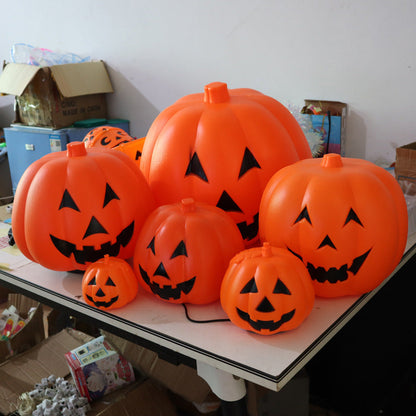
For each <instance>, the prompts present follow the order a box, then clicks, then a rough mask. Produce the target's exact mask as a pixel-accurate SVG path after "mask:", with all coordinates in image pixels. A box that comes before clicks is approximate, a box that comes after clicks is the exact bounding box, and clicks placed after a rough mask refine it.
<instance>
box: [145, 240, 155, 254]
mask: <svg viewBox="0 0 416 416" xmlns="http://www.w3.org/2000/svg"><path fill="white" fill-rule="evenodd" d="M147 248H150V250H152V253H153V254H156V252H155V237H153V238H152V241H151V242H150V243H149V245H148V246H147Z"/></svg>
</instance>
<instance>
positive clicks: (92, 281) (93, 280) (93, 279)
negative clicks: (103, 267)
mask: <svg viewBox="0 0 416 416" xmlns="http://www.w3.org/2000/svg"><path fill="white" fill-rule="evenodd" d="M96 284H97V282H96V280H95V276H94V277H93V278H92V279H91V280H90V282H89V283H88V285H91V286H95V285H96Z"/></svg>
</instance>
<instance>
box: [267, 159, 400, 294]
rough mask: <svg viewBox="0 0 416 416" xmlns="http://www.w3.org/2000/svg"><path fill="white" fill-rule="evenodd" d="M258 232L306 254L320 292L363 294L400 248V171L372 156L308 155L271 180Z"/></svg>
mask: <svg viewBox="0 0 416 416" xmlns="http://www.w3.org/2000/svg"><path fill="white" fill-rule="evenodd" d="M260 238H261V239H262V240H263V241H268V242H270V243H271V244H273V245H278V246H281V247H285V248H287V249H289V250H290V251H292V252H293V253H294V254H296V255H297V256H298V257H299V258H301V259H302V260H303V262H304V264H305V265H306V266H307V268H308V270H309V273H310V275H311V278H312V279H313V284H314V288H315V292H316V294H317V295H318V296H324V297H337V296H344V295H360V294H363V293H366V292H369V291H370V290H372V289H374V288H375V287H377V286H378V285H379V284H380V283H381V282H382V281H383V280H384V279H385V278H386V277H387V276H388V275H389V274H390V273H391V272H392V271H393V269H394V268H395V266H396V265H397V264H398V262H399V261H400V259H401V257H402V255H403V251H404V249H405V246H406V240H407V208H406V201H405V199H404V195H403V193H402V190H401V188H400V186H399V185H398V183H397V182H396V180H395V178H394V177H393V176H392V175H391V174H390V173H388V172H387V171H386V170H384V169H382V168H381V167H379V166H376V165H375V164H373V163H371V162H368V161H365V160H361V159H350V158H342V157H341V156H339V155H337V154H328V155H325V156H324V157H323V159H309V160H303V161H300V162H297V163H295V164H293V165H291V166H288V167H286V168H284V169H282V170H280V171H279V172H277V173H276V174H275V175H274V176H273V177H272V178H271V179H270V181H269V183H268V185H267V187H266V189H265V191H264V194H263V198H262V200H261V204H260Z"/></svg>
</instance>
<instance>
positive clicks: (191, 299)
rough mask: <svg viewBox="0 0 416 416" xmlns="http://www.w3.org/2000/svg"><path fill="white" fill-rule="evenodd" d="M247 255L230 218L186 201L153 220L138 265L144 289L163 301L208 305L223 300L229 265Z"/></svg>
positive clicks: (164, 207) (138, 254) (138, 253)
mask: <svg viewBox="0 0 416 416" xmlns="http://www.w3.org/2000/svg"><path fill="white" fill-rule="evenodd" d="M243 249H244V244H243V239H242V238H241V235H240V233H239V232H238V228H237V226H236V225H235V224H234V222H233V221H232V219H231V218H230V217H229V216H228V215H227V214H226V213H224V212H223V211H221V210H220V209H219V208H216V207H213V206H211V205H208V204H204V203H200V202H195V201H194V200H193V199H192V198H184V199H183V200H182V201H181V202H180V203H176V204H167V205H162V206H160V207H158V208H156V210H154V211H153V212H152V213H151V214H150V215H149V217H148V219H147V220H146V222H145V224H144V226H143V228H142V230H141V232H140V234H139V238H138V239H137V245H136V249H135V251H134V257H133V265H134V270H135V272H136V274H137V276H138V278H139V283H140V284H141V285H142V286H143V288H144V289H146V290H147V291H148V292H151V293H153V294H155V295H156V296H157V297H158V298H159V299H163V300H165V301H168V302H171V303H193V304H205V303H210V302H213V301H215V300H217V299H219V297H220V287H221V282H222V278H223V276H224V273H225V270H226V269H227V266H228V262H229V261H230V259H231V258H232V257H233V256H234V255H235V254H236V253H237V252H239V251H241V250H243Z"/></svg>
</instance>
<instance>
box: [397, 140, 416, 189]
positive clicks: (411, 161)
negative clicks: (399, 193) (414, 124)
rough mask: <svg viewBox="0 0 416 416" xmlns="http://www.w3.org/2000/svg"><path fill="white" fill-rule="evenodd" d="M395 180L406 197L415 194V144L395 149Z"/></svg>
mask: <svg viewBox="0 0 416 416" xmlns="http://www.w3.org/2000/svg"><path fill="white" fill-rule="evenodd" d="M394 171H395V175H396V179H397V181H398V182H399V184H400V186H401V188H402V190H403V192H404V193H405V194H406V195H415V194H416V142H413V143H409V144H406V145H405V146H401V147H398V148H397V149H396V164H395V167H394Z"/></svg>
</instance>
